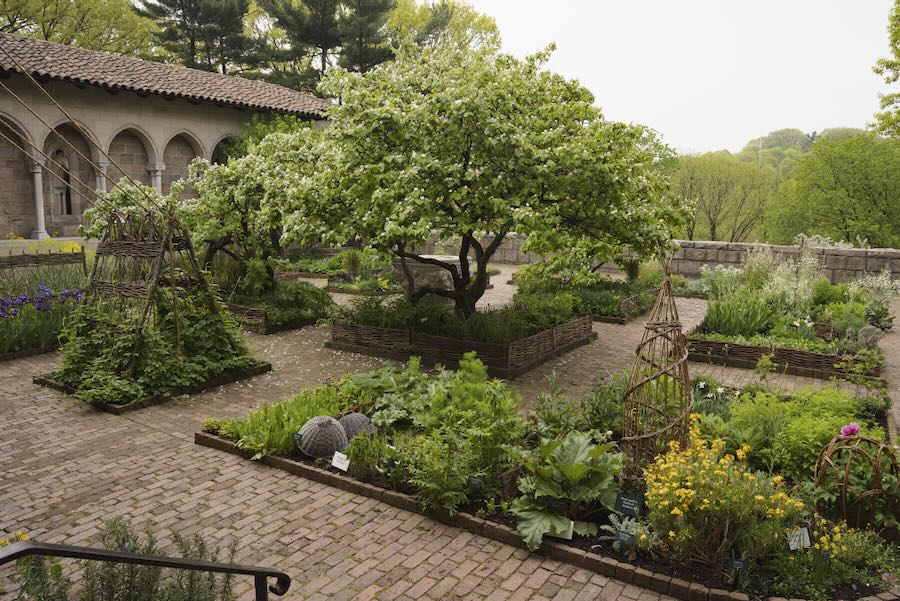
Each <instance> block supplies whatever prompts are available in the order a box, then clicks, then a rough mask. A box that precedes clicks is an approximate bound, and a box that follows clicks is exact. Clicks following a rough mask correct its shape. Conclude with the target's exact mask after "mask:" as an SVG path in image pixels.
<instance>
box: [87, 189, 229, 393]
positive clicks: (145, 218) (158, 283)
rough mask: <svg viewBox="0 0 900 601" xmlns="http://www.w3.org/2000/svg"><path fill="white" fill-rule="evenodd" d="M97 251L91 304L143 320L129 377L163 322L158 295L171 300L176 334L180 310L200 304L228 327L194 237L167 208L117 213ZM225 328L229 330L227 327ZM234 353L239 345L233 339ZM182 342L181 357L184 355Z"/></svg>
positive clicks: (136, 335) (138, 327) (112, 213)
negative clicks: (190, 301)
mask: <svg viewBox="0 0 900 601" xmlns="http://www.w3.org/2000/svg"><path fill="white" fill-rule="evenodd" d="M106 219H107V225H106V230H105V232H104V235H103V238H102V239H101V241H100V244H99V245H98V246H97V251H96V260H95V261H94V266H93V269H92V271H91V277H90V282H89V284H88V289H87V298H86V299H85V302H87V303H90V302H104V303H111V304H113V305H114V307H113V308H114V310H116V311H117V312H119V313H120V315H122V316H123V317H127V316H134V317H137V325H136V327H135V330H134V331H133V332H123V334H126V335H133V336H134V352H133V354H132V357H133V359H132V361H131V362H130V365H129V374H128V375H129V376H131V377H134V376H135V372H136V370H137V364H138V362H139V361H140V357H141V354H142V351H143V344H144V337H145V335H146V331H147V328H148V327H152V325H153V322H154V320H155V319H157V318H158V317H159V316H158V314H157V311H158V302H157V301H158V295H159V294H161V293H163V292H166V293H168V294H171V296H172V299H171V301H172V302H171V303H170V307H171V310H172V312H173V314H174V315H172V317H173V318H174V324H175V329H176V332H177V331H178V330H180V329H181V327H182V325H183V324H181V319H180V316H179V311H178V309H179V304H180V303H183V302H187V297H189V296H191V297H194V298H197V297H198V295H199V299H198V300H199V302H202V303H205V304H206V305H207V306H208V307H209V309H210V311H211V312H212V313H213V314H214V315H216V316H217V317H218V318H219V321H222V316H221V313H220V311H219V306H218V304H217V302H216V297H215V294H214V292H213V291H212V290H211V288H210V287H209V284H208V282H207V281H206V278H205V277H204V273H203V271H202V269H201V268H200V265H199V263H198V262H197V258H196V255H195V253H194V248H193V245H192V244H191V238H190V234H189V233H188V232H187V230H186V229H184V227H183V226H182V225H181V224H180V223H179V221H178V219H177V218H176V216H175V215H174V213H173V212H172V211H171V210H169V209H167V208H155V207H154V208H135V209H130V210H127V211H122V210H113V211H110V212H109V213H108V214H107V216H106ZM221 327H223V328H226V325H225V323H224V321H222V323H221ZM229 340H230V341H231V344H232V348H233V350H236V347H237V340H233V339H231V338H229ZM181 348H182V345H181V340H180V337H179V341H178V352H179V355H180V354H181Z"/></svg>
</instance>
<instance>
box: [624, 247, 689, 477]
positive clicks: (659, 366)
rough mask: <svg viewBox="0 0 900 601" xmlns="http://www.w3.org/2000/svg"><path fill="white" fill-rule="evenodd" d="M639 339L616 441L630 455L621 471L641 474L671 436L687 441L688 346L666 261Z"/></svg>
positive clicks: (685, 442) (681, 441) (672, 439)
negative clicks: (620, 439)
mask: <svg viewBox="0 0 900 601" xmlns="http://www.w3.org/2000/svg"><path fill="white" fill-rule="evenodd" d="M663 269H664V273H665V278H664V280H663V283H662V286H661V287H660V289H659V293H658V294H657V297H656V303H655V304H654V306H653V309H652V310H651V312H650V316H649V319H648V320H647V323H646V326H645V329H644V336H643V338H642V340H641V343H640V345H638V348H637V353H636V356H635V359H634V366H633V367H632V369H631V376H630V378H629V382H628V388H627V390H626V392H625V401H624V415H623V416H622V429H623V434H624V436H623V437H622V441H621V445H622V448H623V450H624V451H625V454H626V456H627V457H628V459H629V461H628V463H627V465H626V468H625V476H626V477H627V478H630V479H636V478H640V476H641V471H642V470H643V468H644V466H645V465H647V464H648V463H650V462H651V461H653V459H654V458H655V457H656V456H657V455H659V454H660V453H663V452H665V450H666V449H667V447H668V445H669V442H670V441H677V442H678V443H679V444H680V445H682V447H683V446H684V445H686V444H687V441H688V429H689V420H690V413H691V410H692V409H693V394H692V389H691V378H690V375H689V374H688V365H687V359H688V351H687V344H686V342H685V338H684V332H683V331H682V328H681V320H680V319H679V317H678V309H677V307H676V306H675V298H674V296H673V295H672V280H671V275H672V274H671V268H670V261H669V260H668V259H666V260H664V261H663Z"/></svg>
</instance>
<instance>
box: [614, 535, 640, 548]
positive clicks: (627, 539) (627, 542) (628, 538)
mask: <svg viewBox="0 0 900 601" xmlns="http://www.w3.org/2000/svg"><path fill="white" fill-rule="evenodd" d="M616 540H617V541H619V542H620V543H622V546H623V547H625V548H626V549H631V548H632V547H634V545H635V543H636V542H637V539H636V538H635V536H634V535H633V534H629V533H628V532H622V531H621V530H619V531H618V532H616Z"/></svg>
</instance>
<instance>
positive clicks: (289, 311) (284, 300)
mask: <svg viewBox="0 0 900 601" xmlns="http://www.w3.org/2000/svg"><path fill="white" fill-rule="evenodd" d="M231 300H232V301H233V302H235V303H237V304H240V305H246V306H250V307H265V308H266V319H267V320H268V321H269V323H270V324H272V325H306V324H313V323H316V322H317V321H319V320H321V319H324V318H326V317H327V316H328V315H329V314H330V312H331V310H332V308H333V307H334V306H335V305H334V301H333V300H332V298H331V295H330V294H328V293H327V292H326V291H325V290H322V289H321V288H318V287H316V286H313V285H312V284H310V283H308V282H299V281H293V282H278V283H277V284H276V285H275V286H274V287H273V288H272V289H270V290H268V291H267V292H264V293H261V294H258V295H250V296H248V295H237V294H236V295H234V296H233V297H232V299H231Z"/></svg>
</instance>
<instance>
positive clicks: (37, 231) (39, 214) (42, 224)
mask: <svg viewBox="0 0 900 601" xmlns="http://www.w3.org/2000/svg"><path fill="white" fill-rule="evenodd" d="M31 177H32V181H31V198H32V200H34V223H35V226H34V231H33V232H31V237H32V238H36V239H37V240H42V239H44V238H49V237H50V234H48V233H47V223H46V221H45V219H44V158H43V157H42V158H39V159H34V160H32V162H31Z"/></svg>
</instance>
